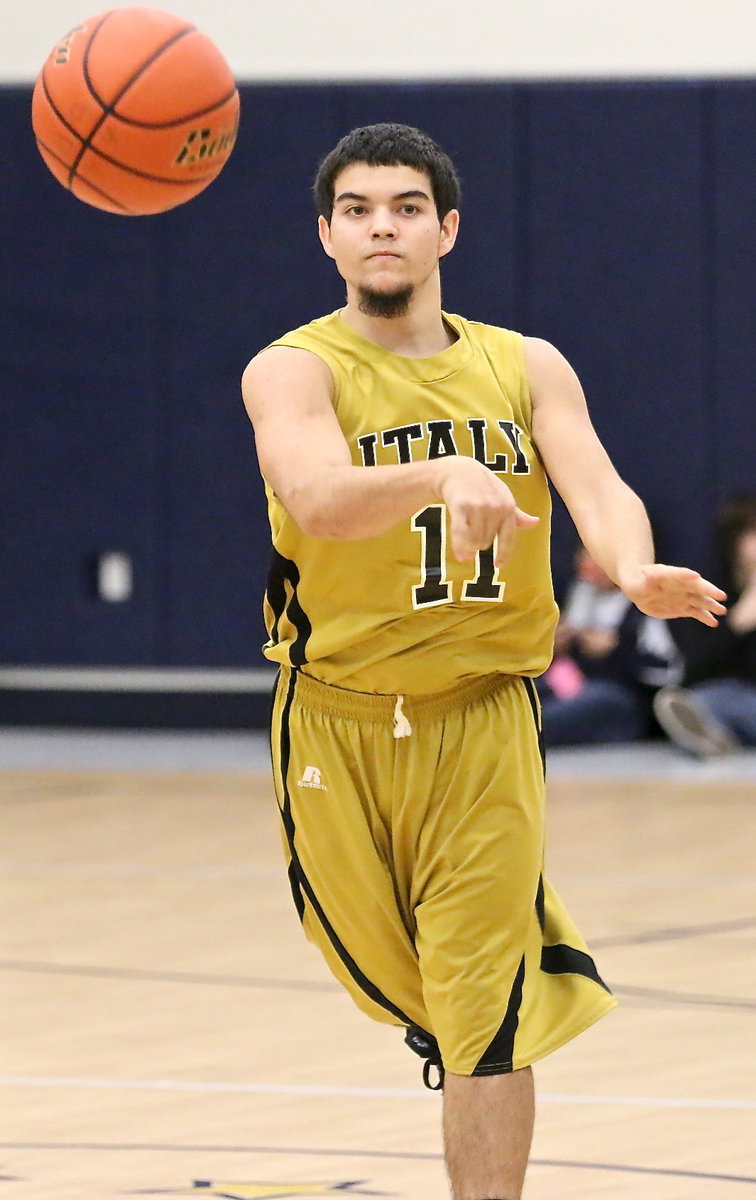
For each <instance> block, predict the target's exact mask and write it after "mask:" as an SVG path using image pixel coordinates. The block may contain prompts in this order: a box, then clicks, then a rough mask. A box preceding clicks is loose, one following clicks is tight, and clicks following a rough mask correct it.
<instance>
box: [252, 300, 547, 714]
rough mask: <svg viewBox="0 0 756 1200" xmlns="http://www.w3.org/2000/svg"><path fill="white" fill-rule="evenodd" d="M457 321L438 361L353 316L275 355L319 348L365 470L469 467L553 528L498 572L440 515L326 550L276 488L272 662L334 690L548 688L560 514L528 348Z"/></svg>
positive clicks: (533, 536)
mask: <svg viewBox="0 0 756 1200" xmlns="http://www.w3.org/2000/svg"><path fill="white" fill-rule="evenodd" d="M444 319H445V321H446V323H447V325H448V326H449V327H451V328H452V329H453V330H454V332H455V333H457V334H458V339H457V341H456V342H455V343H454V344H453V345H451V346H449V347H448V348H447V349H446V350H443V351H441V352H440V353H439V354H435V355H433V356H432V357H430V358H406V357H403V356H401V355H397V354H394V353H393V352H391V351H390V350H387V349H384V348H383V347H382V346H379V345H377V344H376V343H374V342H372V341H370V340H369V339H368V338H365V337H363V336H362V334H360V333H358V332H357V331H356V330H355V329H353V328H352V327H351V326H350V325H348V324H347V323H346V321H344V320H342V319H341V316H340V313H339V312H335V313H331V314H330V315H329V316H326V317H321V318H319V319H318V320H316V321H312V322H311V323H310V324H309V325H304V326H302V327H301V328H299V329H297V330H294V331H293V332H291V333H288V334H285V335H284V336H283V337H282V338H280V339H278V340H277V341H276V342H274V343H273V345H276V346H291V347H295V348H298V349H303V350H309V351H311V352H312V353H314V354H316V355H317V356H318V357H319V358H321V359H322V360H323V362H325V363H326V365H327V366H328V367H329V369H330V371H331V374H332V375H333V380H334V393H333V405H334V410H335V413H336V417H337V419H338V421H339V424H340V426H341V429H342V431H343V434H344V437H345V439H346V442H347V444H348V446H349V450H350V452H351V456H352V463H353V464H354V465H355V466H360V467H363V468H365V469H368V468H370V467H371V466H380V465H383V464H388V463H405V462H412V461H417V460H418V459H425V458H438V457H441V456H443V455H448V454H462V455H467V456H468V457H471V458H476V459H478V460H479V461H480V462H482V463H484V464H485V465H486V466H487V467H488V468H489V469H490V470H492V471H494V472H495V473H496V474H497V475H498V476H499V478H501V479H502V480H504V482H505V483H506V484H507V485H508V486H509V487H510V488H511V490H512V493H513V494H514V497H515V500H516V502H517V504H518V506H519V507H520V508H521V509H523V510H524V511H525V512H528V513H532V514H534V515H535V516H539V517H540V518H541V519H540V523H539V524H538V525H537V526H535V527H534V528H532V529H527V530H520V531H518V533H517V535H516V538H515V546H514V550H513V553H512V555H511V557H510V559H509V560H508V562H507V563H506V564H505V566H504V567H502V568H500V569H499V570H496V569H495V568H494V564H493V552H492V551H491V550H486V551H481V552H480V553H479V554H478V555H477V557H476V561H475V562H468V563H459V562H457V560H456V559H455V558H454V557H453V555H452V553H451V547H450V544H449V541H448V538H447V533H448V529H447V513H446V507H445V505H443V504H441V503H435V504H429V505H427V506H426V507H424V508H422V509H421V510H420V511H418V512H416V513H415V514H414V515H412V516H408V517H407V519H406V520H403V521H401V522H399V523H398V524H397V525H395V526H394V527H393V528H392V529H389V530H388V531H387V532H385V533H383V534H380V535H378V536H376V537H369V538H365V539H363V540H359V541H353V540H342V539H334V540H330V539H329V540H325V539H318V538H312V537H308V536H306V535H305V534H304V533H302V531H301V530H300V529H299V527H298V526H297V524H296V523H295V521H294V520H293V519H292V517H290V516H289V514H288V513H287V512H286V510H285V509H284V507H283V506H282V504H281V503H280V501H279V500H278V498H277V497H276V496H275V494H274V493H273V491H272V489H271V488H270V486H269V485H268V484H267V482H266V495H267V499H268V514H269V519H270V526H271V533H272V539H273V553H272V561H271V569H270V574H269V579H268V586H267V591H266V595H265V600H264V612H265V623H266V628H267V631H268V635H269V641H268V643H267V644H266V646H265V648H264V653H265V655H266V656H267V657H268V658H269V659H271V660H273V661H274V662H278V663H282V664H285V665H286V666H291V667H299V668H301V670H302V671H304V672H305V673H306V674H308V675H312V676H313V677H314V678H316V679H318V680H320V681H321V682H323V683H328V684H333V685H336V686H338V687H342V688H348V689H351V690H353V691H358V692H373V693H379V694H387V695H388V694H400V693H404V694H408V695H413V694H421V693H428V692H437V691H442V690H445V689H447V688H450V687H453V686H454V685H455V684H456V683H458V682H460V681H462V680H468V679H471V678H474V677H477V676H481V675H490V674H495V673H497V672H501V673H503V674H517V675H531V676H532V675H538V674H540V673H541V671H543V670H545V668H546V666H547V665H548V663H549V661H550V659H551V654H552V645H553V632H554V626H555V624H556V617H557V609H556V605H555V603H554V597H553V590H552V583H551V571H550V560H549V536H550V534H549V529H550V513H551V501H550V495H549V488H548V482H547V479H546V475H545V472H544V470H543V467H542V465H541V462H540V459H539V457H538V454H537V452H536V450H535V447H534V446H533V444H532V441H531V403H530V394H529V389H528V383H527V378H526V373H525V361H524V353H523V339H522V337H521V335H520V334H518V333H513V332H511V331H510V330H506V329H499V328H496V327H494V326H490V325H483V324H481V323H479V322H474V321H468V320H466V319H464V318H462V317H459V316H454V315H447V314H444ZM292 437H296V430H295V429H294V430H292Z"/></svg>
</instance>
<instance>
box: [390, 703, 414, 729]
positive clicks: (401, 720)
mask: <svg viewBox="0 0 756 1200" xmlns="http://www.w3.org/2000/svg"><path fill="white" fill-rule="evenodd" d="M403 704H404V696H397V698H396V704H395V705H394V737H395V738H403V737H411V736H412V726H411V725H410V723H409V721H408V720H407V718H406V717H405V715H404V713H403V712H402V705H403Z"/></svg>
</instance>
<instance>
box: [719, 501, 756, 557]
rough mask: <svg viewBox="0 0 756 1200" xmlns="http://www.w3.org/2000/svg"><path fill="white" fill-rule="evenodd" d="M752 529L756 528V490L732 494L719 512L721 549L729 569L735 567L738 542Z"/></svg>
mask: <svg viewBox="0 0 756 1200" xmlns="http://www.w3.org/2000/svg"><path fill="white" fill-rule="evenodd" d="M751 529H756V492H740V493H739V494H738V495H735V496H731V497H730V499H729V500H727V501H726V503H725V504H723V505H722V508H721V509H720V511H719V513H718V514H717V536H718V538H719V549H720V552H721V554H722V557H723V559H724V563H725V566H726V568H727V570H728V571H730V572H732V571H733V570H734V569H735V565H736V557H737V550H738V543H739V541H740V539H741V537H742V535H743V534H744V533H746V532H749V531H750V530H751Z"/></svg>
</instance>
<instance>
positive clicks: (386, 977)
mask: <svg viewBox="0 0 756 1200" xmlns="http://www.w3.org/2000/svg"><path fill="white" fill-rule="evenodd" d="M458 197H459V185H458V181H457V177H456V174H455V171H454V167H453V165H452V163H451V162H450V160H449V159H448V157H447V156H446V155H445V154H444V153H443V151H441V150H440V148H439V147H438V146H437V145H436V144H435V143H434V142H433V141H431V139H430V138H428V137H427V136H426V135H424V134H422V133H421V132H419V131H418V130H416V129H412V128H410V127H407V126H401V125H374V126H368V127H366V128H362V129H357V130H353V131H352V132H351V133H350V134H348V135H347V136H346V137H345V138H343V139H342V140H341V142H339V144H338V145H337V146H336V147H335V149H334V150H333V151H332V152H331V153H330V154H329V155H328V156H327V157H326V158H325V159H324V161H323V163H322V164H321V166H320V169H319V172H318V176H317V179H316V184H315V198H316V203H317V207H318V212H319V219H318V226H319V232H320V239H321V242H322V244H323V248H324V250H325V252H326V254H328V255H329V256H330V257H331V258H333V260H334V262H335V264H336V267H337V270H338V271H339V273H340V274H341V276H342V277H343V279H344V281H345V283H346V304H345V306H344V308H342V309H341V310H340V311H338V312H336V313H332V314H331V315H330V316H327V317H323V318H321V319H319V320H316V321H313V322H312V323H311V324H309V325H306V326H304V327H302V328H301V329H298V330H296V331H294V332H292V333H289V334H287V335H285V336H284V337H283V338H281V339H280V340H279V341H277V342H276V343H274V344H273V345H272V346H270V347H268V348H266V349H265V350H263V351H262V352H261V353H260V354H258V355H257V356H256V358H254V359H253V360H252V362H251V363H250V364H249V366H248V367H247V369H246V371H245V373H244V378H243V394H244V399H245V403H246V405H247V409H248V412H249V415H250V418H251V420H252V423H253V425H254V430H255V437H256V442H257V453H258V457H259V462H260V468H261V471H262V474H263V477H264V479H265V483H266V490H267V495H268V502H269V515H270V523H271V530H272V536H273V547H274V549H273V561H272V567H271V573H270V579H269V584H268V589H267V594H266V600H265V610H266V618H267V626H268V631H269V635H270V640H269V642H268V644H267V646H266V648H265V653H266V654H267V656H268V657H269V658H271V659H272V660H273V661H275V662H278V663H279V664H280V678H279V682H278V686H277V693H276V698H275V704H274V710H273V719H272V745H273V760H274V776H275V786H276V793H277V797H278V802H279V806H280V810H281V816H282V825H283V831H284V835H285V842H286V846H287V852H288V858H289V878H290V882H291V886H292V892H293V895H294V899H295V902H296V904H297V906H298V909H299V913H300V916H301V919H302V922H303V925H304V928H305V932H306V933H307V936H308V937H309V938H311V939H312V941H314V942H315V943H316V944H317V945H318V946H319V947H320V949H321V951H322V953H323V954H324V956H325V958H326V960H327V962H328V963H329V965H330V967H331V969H332V970H333V972H334V974H335V975H336V977H337V978H338V979H340V980H341V981H342V982H343V984H344V985H345V986H346V987H347V988H348V989H349V991H350V992H351V994H352V996H353V998H354V1000H355V1001H356V1003H357V1004H358V1005H359V1006H360V1007H361V1008H362V1009H363V1010H364V1011H365V1012H366V1013H367V1014H368V1015H370V1016H372V1017H374V1018H376V1019H377V1020H382V1021H388V1022H392V1023H395V1024H399V1025H404V1026H406V1027H407V1030H408V1032H407V1041H408V1042H409V1044H410V1045H411V1047H412V1048H413V1049H415V1050H416V1051H417V1052H418V1053H419V1054H421V1055H423V1056H424V1057H426V1059H427V1060H428V1061H427V1063H426V1068H427V1067H428V1065H429V1064H433V1065H434V1066H435V1067H437V1068H438V1074H439V1077H440V1080H441V1081H443V1083H444V1144H445V1153H446V1161H447V1167H448V1171H449V1176H450V1180H451V1186H452V1192H453V1195H454V1197H455V1200H516V1198H517V1197H519V1196H520V1193H521V1189H522V1184H523V1178H524V1174H525V1168H526V1163H527V1158H528V1153H529V1147H530V1140H531V1133H532V1125H533V1084H532V1076H531V1070H530V1065H531V1063H533V1062H534V1061H536V1060H537V1059H538V1058H540V1057H542V1056H544V1055H545V1054H548V1053H550V1052H551V1051H552V1050H554V1049H556V1048H557V1047H558V1046H559V1045H561V1044H563V1043H564V1042H566V1041H567V1040H568V1039H570V1038H572V1037H574V1036H575V1035H576V1034H578V1033H579V1032H581V1031H582V1030H583V1029H585V1028H586V1027H587V1026H588V1025H590V1024H591V1023H592V1022H594V1021H595V1020H597V1019H598V1018H599V1017H600V1016H601V1015H602V1014H603V1013H605V1012H607V1011H608V1010H609V1009H610V1008H612V1007H613V1005H614V1001H613V998H612V997H611V995H610V994H609V992H608V990H607V989H606V987H605V985H604V984H603V982H602V980H601V979H600V977H599V975H598V973H597V971H596V968H595V966H594V963H593V961H592V959H591V958H590V956H589V954H588V952H587V948H586V946H585V944H584V942H583V941H582V939H581V937H580V934H579V933H578V931H577V930H576V928H575V927H574V925H573V924H572V922H571V920H570V918H569V916H568V914H567V912H566V911H565V909H564V907H563V906H562V904H561V902H560V900H559V899H558V897H557V896H556V895H555V893H554V892H553V890H552V889H551V888H550V887H549V885H548V883H547V882H545V881H544V879H543V877H542V874H541V866H542V854H543V790H544V787H543V771H542V763H541V759H540V753H539V744H540V730H539V717H538V704H537V699H536V696H535V690H534V685H533V677H534V676H536V675H538V674H539V673H540V672H541V671H543V670H544V669H545V667H546V666H547V665H548V662H549V660H550V657H551V652H552V641H553V631H554V625H555V622H556V616H557V613H556V607H555V604H554V600H553V595H552V588H551V579H550V569H549V493H548V486H547V480H546V473H545V472H548V474H549V475H550V476H551V479H552V480H553V482H554V485H555V486H556V487H557V489H558V490H559V492H560V494H561V495H562V497H563V498H564V500H565V502H566V504H567V506H568V508H569V510H570V513H571V514H572V517H573V519H574V521H575V524H576V526H577V528H578V532H579V534H580V537H581V539H582V541H583V543H584V544H585V546H586V547H587V548H588V550H589V552H590V553H591V554H592V555H593V557H594V558H595V559H596V561H597V562H599V563H600V564H601V565H602V567H603V568H604V570H605V571H606V572H607V573H608V574H609V575H610V576H611V578H612V579H614V580H615V581H616V582H617V584H618V585H619V586H620V587H621V588H622V590H623V591H624V592H625V594H626V595H627V596H628V597H629V598H630V599H631V600H632V601H633V603H635V604H636V605H637V606H638V607H639V608H640V609H641V610H642V611H643V612H645V613H648V614H650V615H652V616H659V617H673V616H692V617H695V618H696V619H698V620H699V621H702V622H703V623H704V624H706V625H711V626H714V625H716V624H717V619H716V615H717V614H721V613H723V612H724V608H723V606H722V604H721V603H720V601H721V600H722V599H724V593H723V592H721V591H720V590H719V589H718V588H716V587H714V586H713V585H712V584H710V583H708V582H706V581H705V580H703V579H702V578H701V577H700V575H698V574H697V573H696V572H695V571H692V570H688V569H687V568H681V567H670V566H661V565H654V562H653V547H652V542H651V534H650V530H649V524H648V520H647V518H646V514H645V510H644V508H643V505H642V504H641V502H640V500H639V499H638V498H637V497H636V496H635V495H634V494H633V492H632V491H631V490H630V489H629V488H628V487H627V486H626V485H625V484H624V483H623V482H622V480H621V479H620V478H619V477H618V475H617V473H616V472H615V470H614V468H613V467H612V464H611V463H610V461H609V459H608V457H607V455H606V453H605V451H604V450H603V448H602V446H601V445H600V443H599V441H598V440H597V437H596V435H595V433H594V430H593V428H592V426H591V422H590V420H589V417H588V413H587V410H586V405H585V401H584V398H583V394H582V391H581V388H580V385H579V383H578V380H577V378H576V377H575V375H574V373H573V372H572V370H571V368H570V367H569V365H568V364H567V363H566V362H565V360H564V359H563V358H562V356H561V355H560V354H559V353H558V352H557V351H556V350H555V349H554V348H553V347H552V346H550V345H548V344H547V343H545V342H542V341H538V340H535V339H532V338H522V337H521V336H520V335H519V334H516V333H512V332H509V331H507V330H503V329H498V328H493V327H490V326H484V325H480V324H476V323H473V322H470V321H467V320H465V319H463V318H462V317H459V316H452V315H449V314H446V313H445V312H443V311H442V309H441V289H440V275H439V262H440V259H441V258H442V257H443V256H444V255H446V254H448V253H449V251H450V250H451V249H452V247H453V245H454V242H455V240H456V236H457V229H458V224H459V213H458V211H457V204H458ZM544 468H545V470H544ZM426 1081H427V1071H426Z"/></svg>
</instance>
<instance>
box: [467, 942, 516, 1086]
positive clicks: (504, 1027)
mask: <svg viewBox="0 0 756 1200" xmlns="http://www.w3.org/2000/svg"><path fill="white" fill-rule="evenodd" d="M524 981H525V956H524V955H523V957H522V958H521V959H520V966H519V967H518V970H517V974H516V976H515V981H514V983H513V984H512V991H511V992H510V995H509V1003H508V1004H507V1011H506V1013H505V1015H504V1020H503V1021H502V1023H501V1025H500V1026H499V1028H498V1030H497V1032H496V1033H495V1034H494V1036H493V1038H492V1040H491V1041H490V1042H489V1044H488V1047H487V1049H486V1050H485V1052H484V1053H483V1055H482V1056H481V1058H479V1059H478V1063H477V1065H476V1067H475V1070H474V1071H473V1075H506V1074H507V1073H508V1072H509V1071H511V1070H512V1060H513V1058H514V1040H515V1034H516V1033H517V1026H518V1025H519V1023H520V1005H521V1004H522V985H523V983H524Z"/></svg>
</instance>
